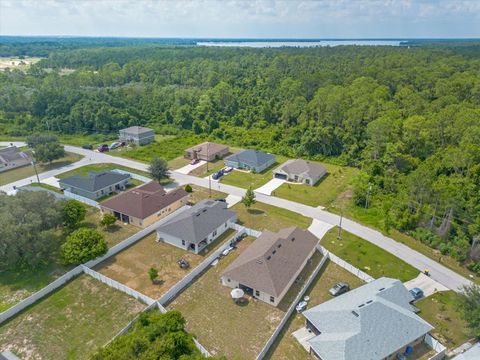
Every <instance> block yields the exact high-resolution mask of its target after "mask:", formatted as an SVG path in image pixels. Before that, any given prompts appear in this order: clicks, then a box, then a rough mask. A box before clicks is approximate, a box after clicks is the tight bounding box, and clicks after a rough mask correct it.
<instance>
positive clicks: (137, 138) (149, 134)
mask: <svg viewBox="0 0 480 360" xmlns="http://www.w3.org/2000/svg"><path fill="white" fill-rule="evenodd" d="M119 138H120V141H132V142H134V143H135V144H137V145H145V144H148V143H151V142H153V141H154V140H155V130H153V129H150V128H147V127H143V126H131V127H129V128H126V129H122V130H120V131H119Z"/></svg>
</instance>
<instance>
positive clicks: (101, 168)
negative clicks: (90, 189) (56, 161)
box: [56, 163, 150, 184]
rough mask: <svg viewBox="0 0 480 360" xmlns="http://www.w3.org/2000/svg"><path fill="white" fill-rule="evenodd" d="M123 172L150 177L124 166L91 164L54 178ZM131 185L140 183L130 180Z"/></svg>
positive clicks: (145, 173) (146, 173)
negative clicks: (115, 171) (114, 171)
mask: <svg viewBox="0 0 480 360" xmlns="http://www.w3.org/2000/svg"><path fill="white" fill-rule="evenodd" d="M115 169H118V170H124V171H128V172H131V173H134V174H138V175H142V176H146V177H148V178H149V177H150V174H149V173H148V172H146V171H141V170H137V169H132V168H129V167H126V166H122V165H118V164H112V163H103V164H91V165H85V166H82V167H79V168H77V169H73V170H70V171H66V172H64V173H61V174H58V175H57V176H56V177H57V178H59V179H65V178H67V177H70V176H74V175H78V176H87V175H88V174H89V173H90V172H92V171H94V172H95V171H97V172H98V171H109V170H115ZM132 183H135V184H140V183H141V182H140V181H138V180H135V179H132Z"/></svg>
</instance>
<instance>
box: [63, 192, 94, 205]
mask: <svg viewBox="0 0 480 360" xmlns="http://www.w3.org/2000/svg"><path fill="white" fill-rule="evenodd" d="M63 195H64V196H65V197H66V198H69V199H74V200H77V201H80V202H81V203H84V204H87V205H90V206H93V207H96V208H97V209H100V205H99V203H98V202H96V201H95V200H92V199H89V198H87V197H85V196H81V195H77V194H74V193H72V192H70V191H68V190H64V191H63Z"/></svg>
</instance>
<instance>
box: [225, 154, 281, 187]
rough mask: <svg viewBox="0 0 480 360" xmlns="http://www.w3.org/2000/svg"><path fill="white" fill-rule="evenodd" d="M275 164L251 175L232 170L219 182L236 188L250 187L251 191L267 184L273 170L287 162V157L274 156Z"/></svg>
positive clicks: (271, 177)
mask: <svg viewBox="0 0 480 360" xmlns="http://www.w3.org/2000/svg"><path fill="white" fill-rule="evenodd" d="M276 158H277V160H276V162H275V164H273V165H272V166H270V167H269V168H267V169H265V170H264V171H262V172H261V173H251V172H247V171H243V170H234V171H232V172H231V173H230V174H228V175H225V176H224V177H222V180H220V182H221V183H222V184H228V185H233V186H238V187H241V188H244V189H248V188H249V187H252V189H256V188H259V187H260V186H262V185H265V184H266V183H267V182H269V181H270V180H272V179H273V170H274V169H275V168H276V167H278V166H279V165H280V164H282V163H284V162H285V161H287V160H288V158H287V157H285V156H282V155H276Z"/></svg>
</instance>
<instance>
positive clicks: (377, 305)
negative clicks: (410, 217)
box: [303, 277, 433, 360]
mask: <svg viewBox="0 0 480 360" xmlns="http://www.w3.org/2000/svg"><path fill="white" fill-rule="evenodd" d="M412 300H413V296H412V295H411V294H410V293H409V291H408V290H407V289H406V288H405V286H404V285H403V284H402V283H401V282H400V280H397V279H390V278H385V277H382V278H380V279H377V280H375V281H372V282H370V283H368V284H366V285H363V286H361V287H359V288H357V289H355V290H352V291H350V292H348V293H346V294H344V295H341V296H339V297H337V298H335V299H333V300H330V301H327V302H325V303H323V304H320V305H317V306H315V307H313V308H311V309H309V310H307V311H305V312H303V315H304V316H305V318H306V319H307V326H308V327H309V328H311V329H312V327H313V330H314V333H315V334H317V336H315V337H314V338H312V339H311V340H309V341H308V343H309V344H310V346H311V349H312V350H313V351H314V352H315V353H316V354H317V355H318V356H319V357H320V358H321V359H322V360H381V359H384V358H386V357H388V356H389V355H391V354H394V353H395V352H397V351H399V350H401V349H402V348H404V347H405V346H407V345H409V344H410V343H412V342H414V341H415V340H417V339H419V338H421V337H422V336H424V335H425V334H427V333H428V332H429V331H431V330H432V329H433V327H432V326H431V325H430V324H429V323H427V322H426V321H425V320H423V319H422V318H420V317H419V316H418V315H416V314H415V313H414V312H413V310H414V308H413V306H412V305H411V304H410V301H412Z"/></svg>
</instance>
